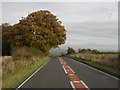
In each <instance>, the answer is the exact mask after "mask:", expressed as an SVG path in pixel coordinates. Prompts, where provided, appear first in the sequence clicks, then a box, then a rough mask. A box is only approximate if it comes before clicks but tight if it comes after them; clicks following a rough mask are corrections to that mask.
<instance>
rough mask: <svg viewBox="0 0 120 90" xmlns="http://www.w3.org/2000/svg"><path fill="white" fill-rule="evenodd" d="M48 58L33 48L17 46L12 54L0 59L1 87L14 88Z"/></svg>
mask: <svg viewBox="0 0 120 90" xmlns="http://www.w3.org/2000/svg"><path fill="white" fill-rule="evenodd" d="M49 59H50V57H49V56H48V55H44V54H43V53H42V52H41V51H38V50H37V49H34V48H26V47H22V48H17V49H15V50H13V53H12V56H9V57H8V56H6V57H3V59H2V68H3V72H2V88H3V90H5V89H6V88H16V87H17V86H18V85H19V84H20V83H22V82H23V81H24V80H25V79H26V78H28V77H29V76H30V75H31V74H32V73H33V72H35V71H36V70H37V69H38V68H39V67H40V66H42V65H43V64H44V63H45V62H47V61H48V60H49Z"/></svg>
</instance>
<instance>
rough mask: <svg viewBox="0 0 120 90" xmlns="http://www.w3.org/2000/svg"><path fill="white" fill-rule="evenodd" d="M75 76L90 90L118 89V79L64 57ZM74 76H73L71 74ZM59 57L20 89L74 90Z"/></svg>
mask: <svg viewBox="0 0 120 90" xmlns="http://www.w3.org/2000/svg"><path fill="white" fill-rule="evenodd" d="M62 59H63V61H64V62H65V63H66V64H67V65H68V66H69V67H70V68H71V69H72V70H73V71H74V73H75V75H76V76H77V77H78V78H79V79H80V80H81V81H83V82H84V83H85V86H87V87H88V88H90V89H94V88H106V89H107V88H112V89H114V88H118V87H119V85H118V79H117V78H114V77H111V76H109V75H107V74H105V73H102V72H100V71H99V70H96V69H94V68H91V67H89V66H87V65H85V64H82V63H80V62H77V61H75V60H73V59H70V58H66V57H62ZM71 75H72V74H71ZM70 81H71V80H70V78H69V77H68V75H67V74H66V73H65V70H64V69H63V66H62V64H61V62H60V60H59V58H58V57H54V58H52V59H51V60H49V61H48V62H47V63H46V64H45V65H44V66H43V67H42V68H41V69H40V70H39V71H37V73H35V74H34V75H33V76H32V77H31V78H30V79H28V80H27V81H26V82H24V84H22V85H21V86H20V87H19V88H71V89H72V88H74V86H73V85H71V83H70Z"/></svg>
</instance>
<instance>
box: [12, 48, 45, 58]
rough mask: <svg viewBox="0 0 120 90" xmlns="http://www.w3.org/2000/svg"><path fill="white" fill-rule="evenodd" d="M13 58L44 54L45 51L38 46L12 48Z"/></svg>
mask: <svg viewBox="0 0 120 90" xmlns="http://www.w3.org/2000/svg"><path fill="white" fill-rule="evenodd" d="M12 56H13V60H21V59H27V60H28V59H30V58H31V57H33V56H43V52H42V51H39V50H37V49H36V48H32V47H31V48H27V47H19V48H18V47H16V48H13V50H12Z"/></svg>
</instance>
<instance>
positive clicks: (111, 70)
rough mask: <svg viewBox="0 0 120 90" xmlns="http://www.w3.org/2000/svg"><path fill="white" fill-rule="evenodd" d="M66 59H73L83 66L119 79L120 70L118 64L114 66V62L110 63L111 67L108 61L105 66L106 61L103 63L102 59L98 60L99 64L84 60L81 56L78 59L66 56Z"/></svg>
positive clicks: (92, 60) (91, 60) (74, 56)
mask: <svg viewBox="0 0 120 90" xmlns="http://www.w3.org/2000/svg"><path fill="white" fill-rule="evenodd" d="M67 57H69V58H73V59H75V60H76V61H79V62H82V63H84V64H87V65H89V66H92V67H94V68H97V69H99V70H101V71H104V72H106V73H108V74H111V75H113V76H115V77H117V78H120V68H119V66H118V63H116V66H115V63H114V62H113V63H111V65H110V62H109V61H108V64H107V63H106V61H104V59H101V61H100V60H99V62H98V61H95V60H94V59H93V58H91V59H85V58H82V57H81V56H79V57H78V56H76V55H75V54H73V55H68V56H67ZM108 59H109V58H108Z"/></svg>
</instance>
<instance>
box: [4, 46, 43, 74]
mask: <svg viewBox="0 0 120 90" xmlns="http://www.w3.org/2000/svg"><path fill="white" fill-rule="evenodd" d="M32 50H34V51H35V49H33V48H31V51H30V48H26V47H21V48H14V49H13V51H12V56H4V57H3V58H2V70H3V72H2V74H3V75H4V74H5V73H9V72H12V71H14V70H15V69H20V68H21V67H23V66H27V65H29V64H33V63H35V62H36V61H39V60H41V59H40V57H39V56H38V55H35V54H33V52H32ZM36 51H37V50H36ZM37 52H38V54H40V55H41V52H39V51H37ZM41 58H42V57H41Z"/></svg>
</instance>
